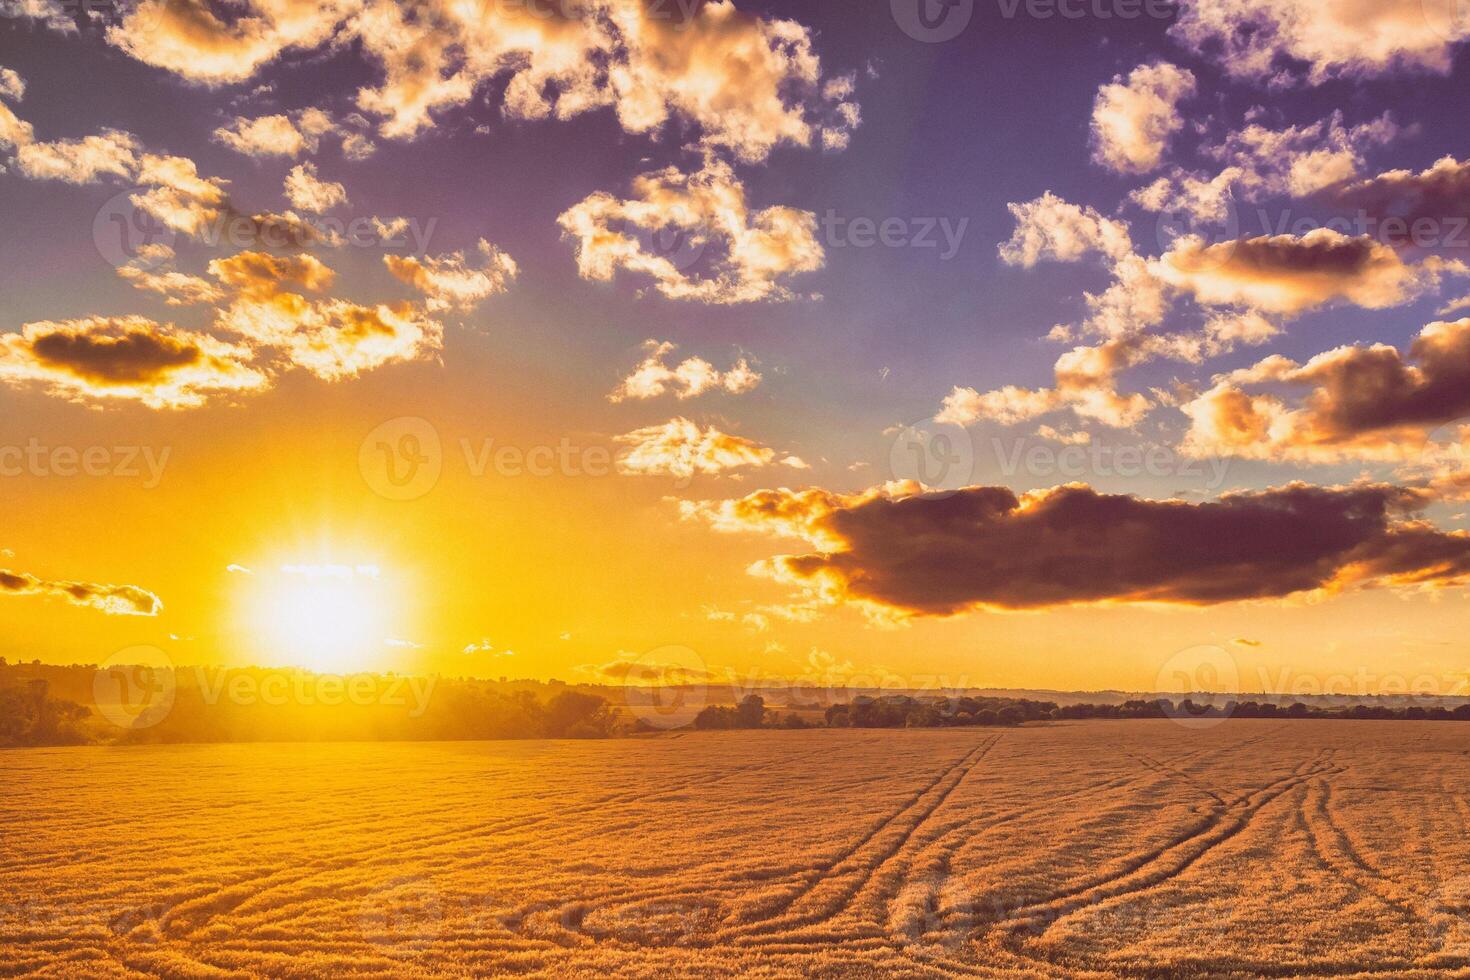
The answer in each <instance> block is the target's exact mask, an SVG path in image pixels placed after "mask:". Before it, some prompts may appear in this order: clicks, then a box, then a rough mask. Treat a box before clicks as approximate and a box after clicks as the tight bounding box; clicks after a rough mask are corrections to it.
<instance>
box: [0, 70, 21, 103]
mask: <svg viewBox="0 0 1470 980" xmlns="http://www.w3.org/2000/svg"><path fill="white" fill-rule="evenodd" d="M25 95H26V82H25V79H23V78H21V77H20V74H19V73H17V72H16V70H15V69H14V68H0V98H5V99H10V100H12V101H15V102H19V101H20V100H21V99H23V98H25Z"/></svg>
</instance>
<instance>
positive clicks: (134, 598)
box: [0, 569, 163, 616]
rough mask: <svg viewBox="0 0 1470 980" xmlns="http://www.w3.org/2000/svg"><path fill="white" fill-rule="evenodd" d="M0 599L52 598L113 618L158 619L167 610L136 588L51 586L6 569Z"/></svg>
mask: <svg viewBox="0 0 1470 980" xmlns="http://www.w3.org/2000/svg"><path fill="white" fill-rule="evenodd" d="M0 595H15V596H51V597H54V598H60V599H65V600H66V601H67V602H70V603H71V604H72V605H74V606H85V607H87V608H89V609H96V610H99V611H101V612H104V613H107V614H108V615H109V616H157V615H158V614H159V612H160V611H161V610H162V609H163V602H162V601H161V600H160V599H159V598H158V596H156V595H154V594H153V593H152V592H149V591H147V590H146V589H140V588H138V587H137V586H136V585H94V584H92V583H90V582H48V581H46V580H44V579H40V578H37V577H36V576H34V575H30V574H27V573H25V572H9V571H5V570H3V569H0Z"/></svg>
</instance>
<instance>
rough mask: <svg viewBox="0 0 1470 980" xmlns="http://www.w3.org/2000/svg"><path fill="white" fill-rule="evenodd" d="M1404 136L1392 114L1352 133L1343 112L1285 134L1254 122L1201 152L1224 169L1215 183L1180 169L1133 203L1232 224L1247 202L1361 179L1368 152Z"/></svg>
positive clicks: (1313, 191) (1304, 194)
mask: <svg viewBox="0 0 1470 980" xmlns="http://www.w3.org/2000/svg"><path fill="white" fill-rule="evenodd" d="M1257 111H1260V110H1257ZM1400 132H1401V131H1400V129H1399V126H1398V124H1397V123H1395V122H1394V121H1393V119H1392V118H1391V117H1390V116H1389V115H1388V114H1387V113H1384V114H1383V115H1382V116H1379V117H1377V118H1376V119H1372V120H1369V121H1368V122H1365V123H1361V124H1359V125H1357V126H1352V127H1348V126H1346V125H1344V123H1343V114H1342V112H1341V111H1340V110H1339V111H1337V112H1334V113H1333V114H1332V115H1331V116H1329V117H1327V118H1326V119H1322V120H1319V121H1317V122H1315V123H1312V124H1310V125H1302V126H1287V127H1285V128H1283V129H1271V128H1269V127H1267V126H1264V125H1262V124H1261V123H1259V122H1252V123H1250V124H1249V125H1247V126H1246V127H1245V128H1244V129H1241V130H1239V131H1237V132H1233V133H1230V134H1229V135H1228V136H1226V138H1225V139H1224V141H1223V142H1221V143H1220V144H1219V145H1216V146H1206V147H1202V148H1201V150H1200V153H1201V154H1202V155H1204V156H1207V157H1211V158H1213V159H1215V160H1217V161H1219V162H1220V163H1221V164H1222V167H1223V169H1221V171H1220V172H1219V173H1218V174H1216V175H1215V176H1213V177H1209V176H1206V175H1204V174H1202V173H1198V172H1191V171H1186V170H1183V169H1180V168H1178V167H1176V168H1174V169H1173V171H1172V172H1171V173H1170V174H1169V175H1168V176H1164V177H1160V178H1158V179H1157V180H1156V181H1154V182H1153V183H1152V184H1149V185H1148V186H1146V187H1142V188H1139V189H1138V190H1135V191H1133V192H1132V193H1131V194H1130V195H1129V200H1131V201H1133V202H1134V203H1135V204H1137V205H1139V206H1140V207H1142V208H1144V209H1145V210H1148V211H1154V212H1178V213H1182V214H1186V215H1190V216H1192V217H1194V218H1195V219H1197V220H1200V221H1206V222H1216V223H1226V222H1228V221H1229V219H1230V218H1231V210H1232V208H1234V206H1235V204H1236V202H1237V201H1239V200H1243V201H1261V200H1265V199H1267V198H1271V197H1282V196H1286V197H1297V198H1301V197H1307V196H1309V195H1312V194H1316V193H1319V192H1322V191H1324V190H1328V189H1330V188H1333V187H1336V186H1338V185H1340V184H1343V183H1344V182H1346V181H1350V180H1352V179H1354V178H1356V177H1357V176H1358V174H1359V173H1360V172H1361V171H1362V169H1363V167H1364V166H1365V165H1366V164H1365V155H1366V153H1367V151H1368V150H1369V149H1370V148H1372V147H1376V146H1384V145H1387V144H1388V143H1391V142H1392V141H1393V140H1394V139H1396V138H1397V137H1398V136H1399V134H1400Z"/></svg>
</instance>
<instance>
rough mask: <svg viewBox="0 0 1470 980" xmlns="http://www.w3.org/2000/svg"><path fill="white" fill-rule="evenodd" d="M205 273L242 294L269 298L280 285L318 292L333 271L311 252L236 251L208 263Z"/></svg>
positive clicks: (324, 287)
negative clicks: (293, 253) (284, 253)
mask: <svg viewBox="0 0 1470 980" xmlns="http://www.w3.org/2000/svg"><path fill="white" fill-rule="evenodd" d="M209 274H210V275H212V276H214V277H215V278H216V279H218V280H219V281H220V282H222V283H224V284H225V285H227V286H229V287H231V288H232V289H234V290H235V291H237V292H238V293H239V294H240V295H242V296H247V297H251V298H256V299H269V298H271V297H273V296H275V295H276V294H277V289H278V288H279V287H280V286H281V285H282V284H283V283H288V284H294V285H297V286H301V287H303V288H305V289H310V290H313V291H320V290H323V289H326V288H328V287H330V286H331V285H332V281H333V280H334V279H335V278H336V275H337V274H336V273H335V272H333V271H332V270H331V269H330V268H328V267H327V266H326V265H325V264H324V263H323V262H322V261H321V260H320V259H318V258H317V257H316V256H314V255H305V254H302V255H286V256H280V255H271V254H269V253H267V252H237V253H236V254H234V255H231V256H229V257H228V258H223V259H214V260H212V261H211V262H210V263H209Z"/></svg>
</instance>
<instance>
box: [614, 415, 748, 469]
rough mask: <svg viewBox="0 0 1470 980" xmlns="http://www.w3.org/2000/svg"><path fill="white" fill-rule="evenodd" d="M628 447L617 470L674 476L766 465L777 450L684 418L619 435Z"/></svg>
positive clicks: (621, 441)
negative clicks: (701, 425)
mask: <svg viewBox="0 0 1470 980" xmlns="http://www.w3.org/2000/svg"><path fill="white" fill-rule="evenodd" d="M615 441H616V442H617V443H618V444H619V445H622V446H627V447H628V451H627V452H626V453H623V454H621V455H620V456H619V458H618V470H619V471H620V472H622V473H627V474H637V475H650V476H651V475H660V474H666V475H669V476H676V477H679V478H680V479H688V478H690V477H692V476H694V475H695V474H720V473H727V472H730V471H732V470H739V469H744V468H747V467H761V466H769V465H771V463H773V462H774V461H775V459H776V451H775V450H774V449H771V448H770V447H768V446H762V445H761V444H760V443H757V442H752V441H751V440H749V439H742V438H741V437H740V436H732V435H729V434H728V433H724V432H721V431H719V430H718V429H716V428H713V427H708V428H701V427H700V426H699V424H698V423H696V422H692V421H690V420H689V419H686V418H674V419H670V420H669V421H667V422H665V423H664V424H662V425H651V426H648V427H647V428H643V429H637V430H635V431H633V432H629V433H626V434H624V435H620V436H618V437H617V438H616V440H615Z"/></svg>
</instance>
